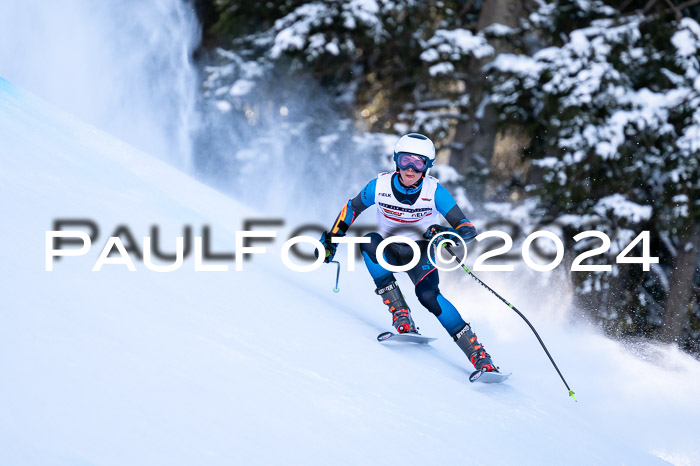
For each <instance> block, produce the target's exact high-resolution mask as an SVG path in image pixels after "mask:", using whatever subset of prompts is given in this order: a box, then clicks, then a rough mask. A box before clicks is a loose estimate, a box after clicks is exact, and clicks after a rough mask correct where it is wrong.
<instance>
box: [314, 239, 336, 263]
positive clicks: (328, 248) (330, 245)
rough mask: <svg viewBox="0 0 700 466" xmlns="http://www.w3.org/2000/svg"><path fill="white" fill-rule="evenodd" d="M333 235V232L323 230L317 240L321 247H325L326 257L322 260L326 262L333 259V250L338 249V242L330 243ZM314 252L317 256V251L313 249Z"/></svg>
mask: <svg viewBox="0 0 700 466" xmlns="http://www.w3.org/2000/svg"><path fill="white" fill-rule="evenodd" d="M333 236H335V235H333V233H329V232H327V231H324V232H323V234H322V235H321V239H320V240H319V241H321V244H323V247H324V248H326V258H325V259H324V260H323V262H325V263H326V264H327V263H329V262H330V261H332V260H333V257H334V256H335V251H336V250H337V249H338V243H331V239H332V238H333ZM314 254H315V255H316V257H318V251H314Z"/></svg>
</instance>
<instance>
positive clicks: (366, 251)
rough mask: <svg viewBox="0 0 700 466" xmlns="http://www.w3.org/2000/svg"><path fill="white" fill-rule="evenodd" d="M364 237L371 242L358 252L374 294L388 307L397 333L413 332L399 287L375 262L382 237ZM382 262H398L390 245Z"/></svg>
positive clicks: (411, 320) (376, 234) (361, 245)
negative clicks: (369, 276)
mask: <svg viewBox="0 0 700 466" xmlns="http://www.w3.org/2000/svg"><path fill="white" fill-rule="evenodd" d="M365 237H368V238H370V240H371V242H369V243H363V244H360V251H361V252H362V257H363V258H364V260H365V265H366V266H367V270H368V271H369V273H370V275H372V279H373V280H374V284H375V285H376V286H377V289H376V290H375V293H377V294H378V295H379V296H380V297H381V298H382V301H383V302H384V304H386V305H387V306H388V308H389V312H391V315H392V319H393V325H394V328H395V329H396V331H397V332H399V333H406V332H415V331H416V324H415V323H414V322H413V319H412V318H411V310H410V309H409V308H408V304H406V300H405V299H404V297H403V294H402V293H401V290H400V289H399V285H398V283H396V280H395V279H394V274H393V273H392V272H390V271H388V270H386V269H385V268H384V267H382V266H381V265H379V262H378V261H377V256H376V252H377V246H378V245H379V243H381V242H382V239H383V238H382V236H381V235H380V234H379V233H368V234H367V235H365ZM384 260H386V261H387V262H389V263H391V264H395V263H397V261H398V257H396V254H395V251H394V248H392V247H391V245H390V246H389V247H387V248H386V249H385V250H384Z"/></svg>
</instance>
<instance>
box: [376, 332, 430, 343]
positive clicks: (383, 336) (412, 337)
mask: <svg viewBox="0 0 700 466" xmlns="http://www.w3.org/2000/svg"><path fill="white" fill-rule="evenodd" d="M389 340H391V341H402V342H406V343H421V344H424V345H427V344H428V343H430V342H431V341H433V340H437V338H431V337H425V336H423V335H421V334H420V333H394V332H384V333H380V334H379V335H377V341H379V342H385V341H389Z"/></svg>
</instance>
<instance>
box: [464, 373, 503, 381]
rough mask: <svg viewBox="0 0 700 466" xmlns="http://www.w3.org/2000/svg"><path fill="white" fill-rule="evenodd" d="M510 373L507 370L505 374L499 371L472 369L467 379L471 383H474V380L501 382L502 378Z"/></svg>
mask: <svg viewBox="0 0 700 466" xmlns="http://www.w3.org/2000/svg"><path fill="white" fill-rule="evenodd" d="M510 375H511V372H509V373H507V374H503V373H501V372H482V371H474V372H472V373H471V375H470V376H469V381H470V382H472V383H474V382H483V383H501V382H503V381H504V380H506V379H507V378H508V377H510Z"/></svg>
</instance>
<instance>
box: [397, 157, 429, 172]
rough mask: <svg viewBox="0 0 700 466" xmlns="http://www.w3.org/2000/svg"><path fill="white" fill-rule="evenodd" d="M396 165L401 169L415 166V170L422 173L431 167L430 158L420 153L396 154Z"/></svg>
mask: <svg viewBox="0 0 700 466" xmlns="http://www.w3.org/2000/svg"><path fill="white" fill-rule="evenodd" d="M396 165H397V166H398V167H399V168H400V169H401V170H408V169H409V168H413V170H414V171H416V172H419V173H422V172H424V171H426V170H427V169H428V168H429V165H428V159H426V158H425V157H421V156H420V155H414V154H408V153H399V154H397V155H396Z"/></svg>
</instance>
